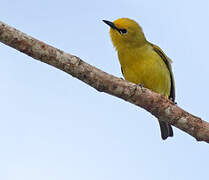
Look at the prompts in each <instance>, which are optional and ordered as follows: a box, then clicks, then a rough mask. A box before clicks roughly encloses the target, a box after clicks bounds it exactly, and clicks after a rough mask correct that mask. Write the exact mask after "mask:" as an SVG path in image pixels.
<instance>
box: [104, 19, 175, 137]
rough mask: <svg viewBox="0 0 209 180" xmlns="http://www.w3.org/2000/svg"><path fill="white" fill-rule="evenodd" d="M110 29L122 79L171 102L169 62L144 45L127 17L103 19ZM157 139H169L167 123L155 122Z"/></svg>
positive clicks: (172, 89) (139, 31) (140, 33)
mask: <svg viewBox="0 0 209 180" xmlns="http://www.w3.org/2000/svg"><path fill="white" fill-rule="evenodd" d="M103 22H104V23H106V24H107V25H109V26H110V37H111V39H112V43H113V45H114V47H115V48H116V50H117V53H118V58H119V61H120V65H121V70H122V73H123V76H124V78H125V79H126V80H128V81H130V82H133V83H135V84H141V85H143V86H144V87H146V88H149V89H151V90H152V91H154V92H157V93H159V94H162V95H164V96H165V97H167V98H169V99H171V100H172V101H173V102H174V101H175V85H174V78H173V73H172V69H171V60H170V59H169V58H168V57H167V56H166V55H165V54H164V52H163V51H162V50H161V49H160V48H159V47H158V46H156V45H154V44H152V43H150V42H148V41H147V40H146V38H145V36H144V33H143V31H142V28H141V27H140V26H139V25H138V24H137V23H136V22H135V21H134V20H131V19H128V18H120V19H117V20H115V21H114V22H110V21H107V20H103ZM159 124H160V130H161V137H162V139H163V140H165V139H166V138H167V137H171V136H173V130H172V127H171V125H170V124H168V123H167V122H164V121H159Z"/></svg>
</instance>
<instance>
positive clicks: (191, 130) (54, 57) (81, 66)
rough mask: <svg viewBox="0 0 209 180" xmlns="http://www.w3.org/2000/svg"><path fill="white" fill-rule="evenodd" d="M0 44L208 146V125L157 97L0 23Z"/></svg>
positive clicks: (144, 89)
mask: <svg viewBox="0 0 209 180" xmlns="http://www.w3.org/2000/svg"><path fill="white" fill-rule="evenodd" d="M0 42H2V43H4V44H6V45H8V46H10V47H13V48H15V49H16V50H18V51H20V52H23V53H25V54H27V55H28V56H30V57H32V58H34V59H37V60H39V61H41V62H44V63H46V64H49V65H52V66H54V67H56V68H58V69H60V70H62V71H64V72H66V73H68V74H70V75H72V76H73V77H76V78H78V79H80V80H81V81H83V82H85V83H86V84H88V85H90V86H92V87H93V88H95V89H97V90H98V91H100V92H105V93H108V94H110V95H113V96H116V97H118V98H121V99H123V100H125V101H128V102H130V103H132V104H135V105H137V106H139V107H142V108H144V109H146V110H147V111H148V112H150V113H151V114H153V115H154V116H155V117H157V118H158V119H160V120H163V121H167V122H168V123H170V124H172V125H173V126H175V127H177V128H179V129H181V130H183V131H184V132H186V133H188V134H190V135H191V136H193V137H194V138H196V140H197V141H205V142H207V143H209V123H207V122H205V121H203V120H201V119H200V118H199V117H196V116H194V115H192V114H190V113H188V112H186V111H184V110H183V109H181V108H180V107H178V106H177V105H175V104H174V103H173V102H171V101H170V100H168V99H166V98H165V97H163V96H162V95H160V94H157V93H154V92H152V91H150V90H149V89H146V88H143V87H140V86H138V85H136V84H133V83H131V82H128V81H125V80H122V79H120V78H117V77H115V76H112V75H110V74H108V73H105V72H103V71H101V70H99V69H97V68H96V67H94V66H91V65H89V64H88V63H86V62H84V61H83V60H81V59H80V58H79V57H76V56H73V55H71V54H68V53H65V52H63V51H61V50H59V49H57V48H54V47H52V46H50V45H47V44H45V43H44V42H41V41H39V40H37V39H34V38H32V37H30V36H28V35H27V34H24V33H22V32H20V31H18V30H16V29H15V28H12V27H10V26H8V25H6V24H5V23H3V22H0Z"/></svg>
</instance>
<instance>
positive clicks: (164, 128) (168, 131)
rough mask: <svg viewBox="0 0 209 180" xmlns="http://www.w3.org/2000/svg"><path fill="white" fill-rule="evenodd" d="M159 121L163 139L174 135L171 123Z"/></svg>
mask: <svg viewBox="0 0 209 180" xmlns="http://www.w3.org/2000/svg"><path fill="white" fill-rule="evenodd" d="M158 121H159V124H160V131H161V137H162V139H163V140H165V139H167V137H172V136H173V129H172V127H171V125H170V124H168V123H167V122H164V121H160V120H158Z"/></svg>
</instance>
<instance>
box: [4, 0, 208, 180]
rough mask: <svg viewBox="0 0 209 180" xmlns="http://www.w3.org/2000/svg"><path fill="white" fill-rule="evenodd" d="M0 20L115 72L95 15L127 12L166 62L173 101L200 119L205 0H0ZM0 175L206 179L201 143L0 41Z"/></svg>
mask: <svg viewBox="0 0 209 180" xmlns="http://www.w3.org/2000/svg"><path fill="white" fill-rule="evenodd" d="M0 17H1V18H0V20H1V21H3V22H5V23H7V24H9V25H11V26H14V27H15V28H17V29H19V30H21V31H23V32H25V33H27V34H29V35H31V36H33V37H35V38H37V39H39V40H42V41H44V42H46V43H49V44H50V45H53V46H55V47H57V48H60V49H62V50H64V51H66V52H69V53H71V54H74V55H76V56H79V57H80V58H82V59H83V60H85V61H86V62H88V63H90V64H92V65H94V66H96V67H98V68H100V69H102V70H104V71H106V72H108V73H111V74H113V75H116V76H118V77H121V76H122V75H121V72H120V66H119V63H118V60H117V56H116V52H115V50H114V49H113V47H112V44H111V41H110V38H109V34H108V31H109V29H108V27H107V26H106V25H105V24H104V23H103V22H102V19H107V20H115V19H117V18H119V17H129V18H132V19H135V20H136V21H137V22H138V23H139V24H140V25H141V26H142V28H143V29H144V33H145V35H146V37H147V39H148V40H149V41H151V42H153V43H155V44H157V45H159V46H160V47H161V48H162V49H163V50H164V51H165V53H166V54H167V55H168V56H169V57H170V58H171V59H172V60H173V62H174V63H173V71H174V76H175V80H176V94H177V99H176V101H177V102H178V105H179V106H180V107H182V108H184V109H185V110H187V111H189V112H190V113H192V114H194V115H197V116H200V117H202V118H203V119H205V120H209V112H208V92H209V85H208V66H209V62H208V59H209V58H208V56H207V53H208V49H209V45H208V41H209V35H208V32H209V22H208V19H209V1H196V0H185V1H181V0H176V1H167V0H160V1H155V0H140V1H138V0H133V1H125V0H123V1H81V0H77V1H67V0H59V1H50V0H45V1H42V0H36V1H28V0H27V1H26V0H19V1H14V0H13V1H12V0H7V1H2V2H1V11H0ZM0 49H1V51H0V52H1V56H0V57H1V61H0V63H1V64H0V82H1V86H0V99H1V101H0V109H1V114H0V119H1V120H0V144H1V148H0V179H1V180H28V179H30V180H37V179H38V180H57V179H61V180H69V179H71V180H117V179H118V180H138V179H142V180H153V179H155V180H176V179H178V180H185V179H190V180H193V179H207V178H208V162H209V156H208V152H209V145H207V144H205V143H198V142H196V141H195V139H194V138H192V137H191V136H189V135H187V134H185V133H183V132H182V131H180V130H178V129H176V128H174V133H175V136H174V138H169V139H168V140H166V141H162V140H161V138H160V131H159V127H158V123H157V121H156V119H155V118H154V117H153V116H152V115H151V114H149V113H148V112H146V111H144V110H143V109H141V108H138V107H136V106H134V105H132V104H129V103H127V102H125V101H123V100H120V99H118V98H115V97H112V96H109V95H107V94H104V93H99V92H97V91H96V90H94V89H93V88H91V87H89V86H87V85H86V84H84V83H82V82H81V81H79V80H77V79H75V78H72V77H71V76H69V75H67V74H66V73H64V72H62V71H60V70H57V69H55V68H53V67H50V66H48V65H46V64H43V63H40V62H38V61H35V60H33V59H32V58H30V57H28V56H26V55H24V54H22V53H20V52H17V51H16V50H14V49H12V48H9V47H7V46H5V45H3V44H0Z"/></svg>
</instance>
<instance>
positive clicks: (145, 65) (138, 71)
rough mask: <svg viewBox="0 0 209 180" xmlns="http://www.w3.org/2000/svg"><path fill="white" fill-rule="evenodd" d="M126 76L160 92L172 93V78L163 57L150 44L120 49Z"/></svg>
mask: <svg viewBox="0 0 209 180" xmlns="http://www.w3.org/2000/svg"><path fill="white" fill-rule="evenodd" d="M118 57H119V61H120V64H121V68H122V71H123V75H124V78H125V79H126V80H128V81H130V82H133V83H135V84H143V85H144V87H146V88H149V89H151V90H152V91H155V92H157V93H160V94H162V95H164V96H166V97H168V96H169V94H170V88H171V79H170V74H169V70H168V69H167V67H166V64H165V63H164V61H163V59H161V57H160V56H159V55H158V54H157V53H156V52H155V51H154V50H153V48H152V47H151V46H149V45H146V46H143V47H140V48H134V49H133V48H131V49H121V50H118Z"/></svg>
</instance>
